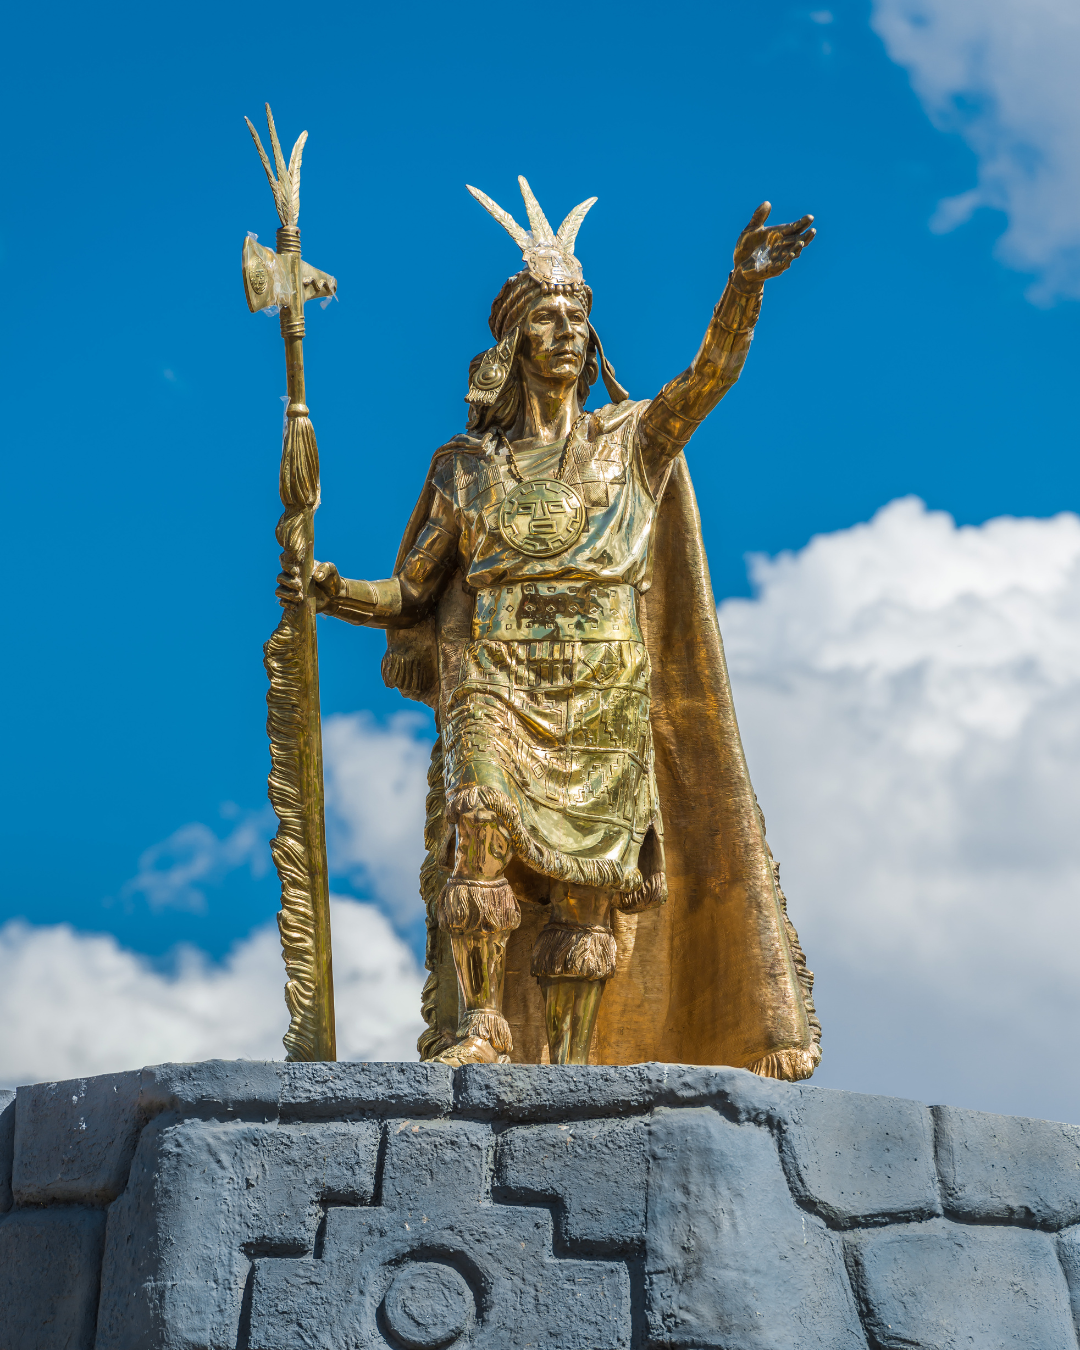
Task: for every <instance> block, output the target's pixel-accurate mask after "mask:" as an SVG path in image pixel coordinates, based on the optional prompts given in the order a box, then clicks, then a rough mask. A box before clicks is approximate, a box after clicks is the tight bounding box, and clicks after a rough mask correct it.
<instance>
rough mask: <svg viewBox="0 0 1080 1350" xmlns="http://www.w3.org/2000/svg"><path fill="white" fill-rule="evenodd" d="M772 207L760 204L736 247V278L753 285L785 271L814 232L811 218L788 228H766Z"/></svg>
mask: <svg viewBox="0 0 1080 1350" xmlns="http://www.w3.org/2000/svg"><path fill="white" fill-rule="evenodd" d="M771 210H772V207H771V206H770V204H769V203H768V202H762V203H761V205H760V206H759V207H758V209H757V210H756V211H755V212H754V214H753V215H752V216H751V217H750V223H749V224H748V225H747V227H746V229H745V230H743V232H742V234H740V235H739V242H738V243H737V244H736V245H735V276H736V278H737V279H742V280H744V281H746V282H749V283H751V284H753V285H758V284H760V283H762V282H765V281H767V280H768V279H769V277H778V276H779V275H780V273H781V272H786V271H787V269H788V268H789V267H790V266H791V264H792V263H793V262H794V261H795V259H796V258H797V257H798V256H799V254H800V253H801V252H802V251H803V249H804V248H805V247H806V246H807V244H809V243H810V241H811V240H812V239H813V237H814V235H815V234H817V231H816V230H813V229H811V228H810V226H811V224H812V223H813V219H814V217H813V216H802V217H801V218H800V219H799V220H793V221H791V222H790V224H787V225H766V224H765V222H766V221H767V220H768V219H769V212H770V211H771Z"/></svg>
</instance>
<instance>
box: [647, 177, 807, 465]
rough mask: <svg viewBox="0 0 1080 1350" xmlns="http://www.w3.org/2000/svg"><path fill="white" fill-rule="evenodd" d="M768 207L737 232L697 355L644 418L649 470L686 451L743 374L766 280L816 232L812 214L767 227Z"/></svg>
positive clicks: (791, 259) (781, 269)
mask: <svg viewBox="0 0 1080 1350" xmlns="http://www.w3.org/2000/svg"><path fill="white" fill-rule="evenodd" d="M770 210H771V207H770V206H769V203H768V202H762V204H761V205H760V206H759V207H758V209H757V210H756V211H755V212H754V214H753V216H751V218H750V223H749V224H748V225H747V227H746V229H745V230H743V232H742V234H741V235H740V236H739V242H738V244H736V246H735V266H734V269H733V270H732V273H731V275H730V276H729V277H728V284H727V286H726V287H725V288H724V293H723V295H722V296H721V297H720V302H719V304H718V305H717V306H716V308H715V310H713V316H712V322H711V323H710V324H709V326H708V328H707V329H706V330H705V338H704V340H703V341H702V344H701V347H700V348H699V350H698V354H697V356H695V357H694V359H693V361H692V362H691V364H690V366H689V368H688V369H687V370H684V371H683V373H682V374H681V375H678V376H676V378H675V379H674V380H671V381H670V382H669V383H668V384H666V385H664V387H663V389H661V391H660V393H659V394H658V395H657V396H656V398H655V399H653V401H652V403H651V405H650V406H649V408H648V409H647V410H646V412H645V414H644V416H643V417H642V419H641V427H640V431H639V435H640V437H641V445H642V448H643V451H644V453H645V456H646V467H647V468H648V469H649V470H650V471H652V470H655V469H657V468H659V467H661V466H662V465H663V464H664V463H665V462H666V461H667V460H669V459H673V458H674V457H675V456H676V455H677V454H678V453H679V451H680V450H682V448H683V447H684V446H685V445H686V443H687V441H689V439H690V437H691V436H692V435H693V434H694V432H695V431H696V430H697V428H698V427H699V426H700V425H701V423H702V422H703V421H704V420H705V418H706V417H708V415H709V413H711V412H712V410H713V409H714V408H715V407H716V405H717V404H718V403H719V402H720V400H721V399H722V398H723V397H724V395H725V394H726V393H727V391H728V390H729V389H730V388H731V386H732V385H733V384H734V383H735V381H736V380H737V379H738V378H739V374H740V372H741V371H742V368H743V362H744V361H745V360H746V353H747V352H748V351H749V350H750V339H751V337H752V336H753V332H754V324H755V323H756V322H757V317H758V314H759V313H760V311H761V295H762V291H763V290H764V288H765V282H766V281H767V280H768V279H769V278H770V277H776V276H779V275H780V273H781V272H786V271H787V269H788V268H789V267H790V266H791V264H792V263H793V262H794V261H795V259H796V258H797V257H798V256H799V254H800V253H801V252H802V251H803V249H804V248H805V247H806V245H807V244H808V243H809V242H810V241H811V239H813V237H814V235H815V233H816V231H815V230H813V229H811V228H810V224H811V222H812V220H813V219H814V218H813V216H803V217H802V219H801V220H795V221H792V222H791V223H790V224H788V225H766V224H765V221H766V220H767V219H768V216H769V211H770ZM650 476H651V474H650Z"/></svg>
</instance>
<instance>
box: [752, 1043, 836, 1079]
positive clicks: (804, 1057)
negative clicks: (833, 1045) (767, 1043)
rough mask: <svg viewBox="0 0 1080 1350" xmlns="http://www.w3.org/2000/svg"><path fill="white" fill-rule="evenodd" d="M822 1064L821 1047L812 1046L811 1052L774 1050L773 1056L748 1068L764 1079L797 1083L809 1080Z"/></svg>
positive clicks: (755, 1062) (756, 1060) (763, 1056)
mask: <svg viewBox="0 0 1080 1350" xmlns="http://www.w3.org/2000/svg"><path fill="white" fill-rule="evenodd" d="M820 1063H821V1047H820V1046H818V1045H812V1046H811V1047H810V1049H809V1050H774V1051H773V1053H772V1054H771V1055H762V1057H761V1058H760V1059H755V1060H754V1062H753V1064H747V1066H746V1067H747V1068H748V1069H749V1070H750V1072H751V1073H756V1074H759V1075H760V1076H761V1077H762V1078H780V1079H783V1081H784V1082H785V1083H797V1082H798V1081H799V1080H800V1079H801V1078H809V1077H810V1075H811V1074H812V1073H813V1072H814V1070H815V1069H816V1068H817V1066H818V1065H819V1064H820Z"/></svg>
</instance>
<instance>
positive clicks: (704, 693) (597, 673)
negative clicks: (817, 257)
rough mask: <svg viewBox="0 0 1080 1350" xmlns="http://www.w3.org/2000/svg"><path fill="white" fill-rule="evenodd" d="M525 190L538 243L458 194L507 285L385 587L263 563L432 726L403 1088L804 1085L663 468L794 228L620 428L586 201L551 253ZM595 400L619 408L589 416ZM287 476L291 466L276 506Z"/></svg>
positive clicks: (695, 417) (774, 919) (755, 242)
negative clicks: (446, 1078) (380, 651)
mask: <svg viewBox="0 0 1080 1350" xmlns="http://www.w3.org/2000/svg"><path fill="white" fill-rule="evenodd" d="M253 134H254V133H253ZM274 140H275V146H276V137H275V138H274ZM260 150H261V147H260ZM294 153H295V152H294ZM264 162H265V157H264ZM283 168H284V161H283V160H282V161H281V163H280V164H279V175H278V180H279V181H280V179H281V171H282V169H283ZM267 173H268V176H270V178H271V182H272V183H273V182H274V179H273V176H272V174H271V173H270V168H269V165H268V164H267ZM518 181H519V183H520V185H521V192H522V195H523V197H524V199H525V207H526V211H527V213H528V219H529V227H530V228H529V229H528V230H525V229H523V228H522V227H521V226H520V225H518V224H517V222H516V221H515V220H514V219H513V217H512V216H510V215H509V214H508V213H507V212H506V211H504V210H502V208H501V207H499V206H498V205H496V203H495V202H493V201H492V200H491V199H490V198H489V197H487V196H485V194H484V193H482V192H479V191H477V189H475V188H469V191H470V192H471V193H472V194H473V196H474V197H475V198H476V199H477V200H478V201H479V202H480V203H481V205H483V206H484V207H485V209H486V210H487V211H488V212H490V214H491V215H492V216H493V217H494V218H495V219H496V220H497V221H498V222H499V223H500V224H501V225H503V226H504V228H505V229H506V230H507V232H508V233H509V234H510V235H511V236H512V238H513V239H514V241H515V243H516V244H517V245H518V246H519V247H520V249H521V251H522V255H523V258H524V262H525V267H524V269H523V270H522V271H520V272H518V273H517V274H516V275H514V276H512V277H511V278H510V279H509V280H508V281H507V282H506V284H505V285H504V286H503V288H502V290H501V291H500V292H499V294H498V295H497V297H496V298H495V302H494V304H493V306H492V309H491V317H490V328H491V333H492V336H493V338H494V346H492V347H491V348H489V349H488V350H487V351H484V352H482V353H480V354H479V355H477V356H476V357H474V358H473V360H472V362H471V364H470V367H469V385H468V394H467V402H468V404H469V417H468V424H467V430H466V431H465V432H464V433H462V434H461V435H458V436H455V437H454V438H453V439H452V440H450V441H449V442H448V443H447V444H446V445H444V446H442V447H441V448H440V449H438V450H437V451H436V452H435V455H434V457H433V459H432V461H431V467H430V469H429V472H428V475H427V480H426V482H425V484H424V488H423V491H422V493H421V495H420V499H419V501H418V503H417V506H416V509H415V511H414V512H413V515H412V518H411V520H410V522H409V525H408V527H407V529H406V532H405V537H404V539H403V541H402V545H401V549H400V551H399V554H398V559H397V563H396V566H395V569H394V573H393V575H392V576H391V577H389V578H388V579H386V580H382V581H357V580H350V579H347V578H346V577H343V576H342V575H341V574H340V573H339V571H338V569H337V567H335V565H334V564H333V563H329V562H326V563H317V564H316V563H314V562H313V560H312V558H311V552H310V540H311V531H310V527H309V526H308V527H306V528H307V534H306V536H305V538H306V540H307V542H308V545H309V547H308V548H307V550H306V551H304V550H301V555H302V556H291V557H290V555H289V553H288V550H287V549H286V551H285V553H283V559H284V561H285V566H284V569H283V571H282V574H281V576H280V577H279V586H278V595H279V598H280V599H281V601H282V604H283V607H284V610H285V617H283V620H282V624H283V625H284V624H286V621H287V618H288V616H289V614H290V612H291V613H293V614H295V613H297V612H303V613H305V614H310V613H311V612H312V610H318V611H319V612H321V613H323V614H325V615H329V616H333V617H336V618H339V619H344V620H346V621H347V622H349V623H354V624H364V625H368V626H376V627H382V628H385V629H386V630H387V637H388V650H387V654H386V656H385V657H384V660H383V678H384V680H385V681H386V683H387V684H388V685H389V686H391V687H396V688H398V689H399V690H400V691H401V692H402V693H403V694H404V695H405V696H406V697H408V698H412V699H416V700H418V701H420V702H423V703H426V704H427V705H428V706H429V707H430V708H431V709H432V710H433V712H434V714H435V721H436V726H437V728H438V732H439V736H438V740H437V742H436V745H435V748H434V751H433V753H432V762H431V769H430V773H429V783H430V787H431V791H430V794H429V796H428V812H427V825H426V844H427V849H428V853H427V858H426V860H425V863H424V865H423V868H422V869H421V893H422V895H423V897H424V900H425V902H426V906H427V915H428V944H427V965H428V969H429V970H430V976H429V978H428V981H427V984H426V986H425V990H424V999H423V1013H424V1018H425V1021H426V1023H427V1029H426V1030H425V1032H424V1034H423V1035H422V1036H421V1038H420V1042H419V1049H420V1052H421V1057H422V1058H424V1059H437V1060H441V1061H443V1062H445V1063H450V1064H455V1065H457V1064H467V1063H494V1062H500V1063H505V1062H509V1061H511V1060H512V1061H514V1062H525V1063H537V1062H542V1063H547V1062H550V1063H560V1064H564V1063H569V1064H585V1063H605V1064H626V1063H634V1062H639V1061H643V1060H666V1061H675V1062H683V1063H707V1064H730V1065H735V1066H741V1067H746V1068H749V1069H752V1070H753V1071H755V1072H757V1073H760V1074H764V1075H768V1076H772V1077H778V1078H786V1079H798V1078H805V1077H808V1076H809V1075H810V1074H811V1073H812V1072H813V1070H814V1068H815V1067H816V1065H817V1063H818V1061H819V1059H820V1054H821V1052H820V1048H819V1040H820V1025H819V1023H818V1021H817V1018H816V1015H815V1012H814V1005H813V1000H812V985H813V976H812V975H811V974H810V972H809V971H808V970H807V968H806V961H805V958H804V956H803V953H802V950H801V948H800V946H799V941H798V937H797V935H796V933H795V930H794V928H793V927H792V925H791V922H790V920H789V919H788V916H787V905H786V901H785V898H784V895H783V892H782V890H781V889H780V884H779V875H778V868H777V866H776V864H775V862H774V860H773V857H772V854H771V852H770V850H769V847H768V844H767V843H766V840H765V828H764V821H763V819H762V816H761V812H760V810H759V808H758V805H757V800H756V798H755V796H754V792H753V789H752V787H751V784H750V779H749V775H748V773H747V769H746V763H745V759H744V756H743V751H742V745H741V741H740V738H739V732H738V727H737V724H736V721H735V714H734V709H733V707H732V701H731V692H730V687H729V684H728V676H727V669H726V665H725V661H724V654H723V646H722V643H721V639H720V633H719V629H718V627H717V621H716V607H715V603H714V600H713V595H712V589H711V585H710V581H709V575H708V567H707V564H706V560H705V554H704V549H703V546H702V539H701V529H700V522H699V518H698V513H697V505H696V502H695V498H694V493H693V489H692V487H691V484H690V478H689V474H688V471H687V466H686V460H685V458H684V455H683V451H684V448H685V446H686V444H687V443H688V441H689V440H690V437H691V436H692V434H693V432H694V431H695V429H696V428H697V427H698V426H699V425H700V423H701V422H702V421H703V419H704V418H705V417H706V416H707V415H708V413H710V412H711V411H712V410H713V408H715V406H716V405H717V403H718V402H719V401H720V399H721V398H722V397H723V396H724V394H725V393H726V392H727V391H728V389H730V388H731V386H732V385H733V384H734V383H735V381H736V380H737V379H738V376H739V373H740V371H741V369H742V365H743V362H744V360H745V359H746V354H747V352H748V350H749V347H750V340H751V337H752V335H753V327H754V324H755V322H756V321H757V317H758V313H759V310H760V307H761V297H762V291H763V288H764V285H765V282H766V281H768V280H769V279H771V278H773V277H776V276H779V275H780V274H781V273H782V272H784V271H786V270H787V268H788V267H789V266H790V265H791V263H792V262H793V261H794V259H795V258H797V257H798V256H799V254H800V253H801V252H802V250H803V248H804V247H805V246H806V245H807V244H808V243H809V242H810V241H811V240H812V239H813V237H814V230H813V229H812V228H811V221H812V217H810V216H804V217H802V219H800V220H797V221H794V222H792V223H790V224H786V225H768V224H767V223H766V222H767V219H768V216H769V211H770V208H769V205H768V203H763V204H762V205H761V206H760V207H759V208H758V209H757V211H755V212H754V214H753V216H752V218H751V220H750V223H749V224H748V225H747V227H746V229H745V230H744V231H743V232H742V234H741V235H740V237H739V240H738V243H737V245H736V248H735V255H734V268H733V270H732V272H731V274H730V276H729V278H728V282H727V286H726V287H725V289H724V293H723V295H722V296H721V299H720V301H719V303H718V304H717V306H716V308H715V310H714V312H713V317H712V321H711V322H710V324H709V326H708V329H707V330H706V333H705V337H704V340H703V341H702V344H701V347H700V349H699V351H698V354H697V356H696V357H695V358H694V360H693V362H692V363H691V365H690V367H689V368H688V369H687V370H686V371H685V372H684V373H683V374H681V375H679V376H678V377H677V378H676V379H674V380H672V381H671V382H670V383H669V384H667V385H665V386H664V388H663V389H662V390H661V391H660V393H659V394H658V395H657V396H656V397H655V398H653V399H651V400H650V399H646V400H640V401H637V400H632V399H630V397H629V396H628V394H627V392H626V390H625V389H623V388H622V386H621V385H620V384H619V383H618V381H617V380H616V378H615V374H614V371H613V370H612V368H611V365H610V363H609V362H608V360H607V358H606V356H605V354H604V350H603V347H602V346H601V343H600V339H599V338H598V336H597V334H596V331H595V329H594V328H593V327H592V324H591V322H590V318H589V315H590V311H591V307H592V292H591V290H590V289H589V287H588V286H587V285H586V284H585V281H584V279H583V276H582V271H581V265H580V263H579V261H578V259H577V258H576V256H575V254H574V244H575V240H576V236H577V233H578V229H579V227H580V226H581V223H582V221H583V220H584V217H585V215H586V213H587V212H588V210H589V209H590V207H591V206H592V205H593V203H594V201H595V200H596V199H595V198H590V199H589V200H588V201H586V202H582V204H581V205H580V206H578V207H575V209H574V210H573V211H571V212H570V214H569V215H568V216H567V218H566V219H565V221H564V222H563V223H562V225H561V226H560V227H559V228H558V230H557V231H556V230H552V228H551V226H550V225H549V223H548V221H547V219H546V217H545V216H544V213H543V211H542V210H541V209H540V206H539V204H538V202H537V200H536V198H535V197H534V195H533V193H532V191H531V190H530V188H529V185H528V183H527V182H526V181H525V179H524V178H520V179H519V180H518ZM279 233H280V232H279ZM267 254H268V256H269V258H271V259H272V258H273V257H274V255H272V254H269V251H267ZM304 267H305V268H306V264H304ZM308 270H309V271H311V269H308ZM312 275H313V277H315V278H317V277H321V276H322V275H323V274H315V273H313V274H312ZM297 284H298V283H297ZM314 285H315V283H314V282H313V283H312V293H315V292H314ZM292 293H293V294H296V293H298V292H297V290H296V287H295V286H294V290H293V292H292ZM248 298H249V303H250V302H251V295H250V287H249V297H248ZM283 303H284V304H285V305H286V306H287V304H288V297H287V296H286V297H285V299H284V302H283ZM295 307H298V308H300V309H301V310H302V303H301V305H300V306H295V305H294V308H295ZM285 312H286V310H285V309H283V311H282V313H283V315H284V314H285ZM301 324H302V313H301ZM282 331H283V333H284V332H285V320H284V318H283V328H282ZM601 376H602V378H603V381H604V384H605V385H606V387H607V391H608V394H609V397H610V399H611V402H609V403H607V404H606V405H604V406H603V407H600V408H597V409H595V410H593V411H586V410H585V402H586V400H587V398H588V396H589V393H590V389H591V387H592V385H593V384H594V383H595V382H596V381H597V379H598V378H599V377H601ZM299 401H300V403H301V404H302V402H303V400H302V397H301V398H300V400H299ZM306 412H307V410H306V408H304V415H305V416H306ZM289 415H290V418H292V417H293V416H294V414H293V412H292V407H291V405H290V410H289ZM291 427H292V423H291V422H290V430H291ZM311 444H312V446H313V445H314V439H313V437H312V438H311ZM287 449H288V446H286V450H287ZM286 458H287V455H286ZM293 476H295V473H294V470H292V469H290V470H289V471H288V473H287V472H286V469H285V461H284V459H283V471H282V483H283V490H282V496H283V500H286V491H285V483H286V478H287V477H289V478H290V481H291V478H292V477H293ZM317 478H318V474H317V463H316V469H315V472H314V480H313V481H314V484H315V488H314V491H315V492H317ZM308 495H309V497H310V503H311V505H312V506H313V504H314V501H315V496H314V495H312V493H309V494H308ZM286 507H287V513H286V514H288V501H287V500H286ZM282 519H283V521H284V520H285V519H286V517H283V518H282ZM307 519H308V520H310V510H309V511H308V516H307ZM281 535H282V530H281V526H279V538H280V537H281ZM279 632H280V629H279ZM275 637H277V635H275ZM272 645H273V640H272V642H271V644H268V652H269V647H270V646H272ZM310 650H311V652H312V653H313V652H314V637H313V636H312V638H311V645H310ZM311 660H312V661H313V660H314V657H313V656H312V658H311ZM316 703H317V685H316ZM315 716H316V718H317V707H316V708H315ZM315 734H316V735H317V723H316V725H315ZM271 739H272V740H273V729H272V730H271ZM319 786H320V789H321V783H320V785H319ZM271 796H272V797H273V780H272V792H271ZM275 805H277V803H275ZM320 805H321V802H320ZM280 814H281V811H280V810H279V815H280ZM283 823H284V817H283ZM279 839H280V831H279ZM276 842H277V841H276ZM275 856H277V855H275ZM279 870H281V864H280V860H279ZM323 870H324V871H325V864H323ZM282 880H283V889H284V883H285V881H286V872H285V871H282ZM285 936H286V931H285V928H284V927H283V938H284V937H285ZM326 942H327V948H328V942H329V929H328V927H327V929H326ZM314 950H315V948H314V947H312V951H314ZM286 960H287V962H288V960H289V945H288V941H287V940H286ZM290 973H291V967H290ZM326 978H327V979H328V978H329V972H328V968H327V976H326ZM290 1006H292V1004H290ZM294 1011H295V1010H294ZM331 1016H332V1013H331ZM294 1021H295V1017H294ZM288 1043H289V1042H288V1038H287V1044H288ZM290 1049H291V1051H293V1052H294V1053H295V1049H296V1048H295V1045H292V1046H290ZM296 1057H315V1056H314V1055H305V1054H303V1053H300V1054H297V1056H296ZM328 1057H329V1056H328Z"/></svg>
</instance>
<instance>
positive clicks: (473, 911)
mask: <svg viewBox="0 0 1080 1350" xmlns="http://www.w3.org/2000/svg"><path fill="white" fill-rule="evenodd" d="M438 912H439V923H440V924H441V925H442V927H443V928H445V929H446V930H447V932H449V933H508V932H510V931H512V930H513V929H515V928H516V927H517V926H518V924H519V923H520V922H521V908H520V906H519V905H518V902H517V896H516V895H515V894H514V892H513V891H512V890H511V889H510V883H509V882H508V881H505V880H499V881H496V882H484V881H455V880H454V879H453V878H451V879H450V880H449V881H448V882H447V883H446V885H445V886H444V887H443V891H442V895H440V896H439V907H438ZM492 1043H493V1044H494V1042H492Z"/></svg>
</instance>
